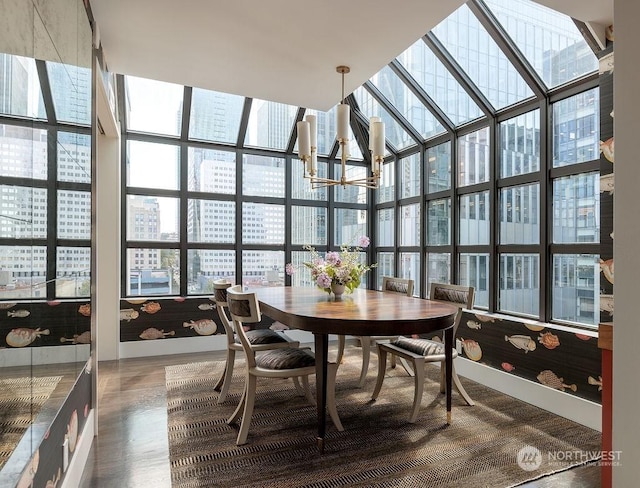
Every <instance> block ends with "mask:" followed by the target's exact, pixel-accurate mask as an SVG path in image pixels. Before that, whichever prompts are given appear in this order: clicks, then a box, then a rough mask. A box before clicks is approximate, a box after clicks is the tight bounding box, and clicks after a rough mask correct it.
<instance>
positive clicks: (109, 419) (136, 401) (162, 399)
mask: <svg viewBox="0 0 640 488" xmlns="http://www.w3.org/2000/svg"><path fill="white" fill-rule="evenodd" d="M222 359H224V354H223V352H212V353H195V354H180V355H171V356H156V357H151V358H136V359H125V360H121V361H117V362H116V361H110V362H106V363H100V365H99V385H98V389H99V391H98V396H99V414H98V425H99V427H98V428H99V435H98V436H97V437H96V438H95V439H94V443H93V446H92V448H91V452H90V454H89V459H88V461H87V465H86V467H85V471H84V473H83V476H82V480H81V483H80V486H81V487H83V488H93V487H129V488H135V487H140V488H142V487H145V488H146V487H150V486H153V487H154V488H163V487H167V488H169V487H171V476H170V471H169V447H168V440H167V404H166V389H165V372H164V368H165V366H168V365H171V364H185V363H191V362H197V361H211V360H222ZM370 374H373V373H372V372H370ZM522 486H524V487H527V488H552V487H553V488H562V487H572V488H576V487H583V488H595V487H599V486H600V469H599V467H597V466H586V467H579V468H575V469H572V470H569V471H565V472H563V473H559V474H557V475H554V476H549V477H546V478H542V479H540V480H537V481H534V482H530V483H527V484H524V485H522ZM495 488H498V487H495Z"/></svg>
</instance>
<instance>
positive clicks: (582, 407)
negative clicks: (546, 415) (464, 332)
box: [455, 357, 602, 432]
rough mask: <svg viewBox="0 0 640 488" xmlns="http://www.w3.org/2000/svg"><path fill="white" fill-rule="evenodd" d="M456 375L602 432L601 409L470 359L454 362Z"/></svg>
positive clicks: (596, 405)
mask: <svg viewBox="0 0 640 488" xmlns="http://www.w3.org/2000/svg"><path fill="white" fill-rule="evenodd" d="M455 362H456V363H455V364H456V372H457V373H458V375H459V376H464V377H465V378H469V379H470V380H473V381H476V382H478V383H480V384H483V385H485V386H488V387H489V388H493V389H494V390H498V391H501V392H502V393H505V394H507V395H510V396H512V397H515V398H518V399H519V400H522V401H524V402H527V403H529V404H531V405H535V406H536V407H539V408H542V409H544V410H547V411H549V412H552V413H554V414H556V415H560V416H561V417H564V418H567V419H569V420H573V421H574V422H577V423H579V424H582V425H584V426H586V427H590V428H591V429H595V430H597V431H600V432H602V406H601V405H599V404H597V403H594V402H591V401H589V400H585V399H584V398H580V397H577V396H574V395H570V394H568V393H563V392H561V391H558V390H554V389H552V388H549V387H547V386H543V385H540V384H538V383H534V382H533V381H530V380H527V379H524V378H520V377H519V376H514V375H512V374H509V373H505V372H502V371H499V370H497V369H494V368H490V367H489V366H485V365H484V364H478V363H475V362H473V361H470V360H469V359H465V358H461V357H458V358H456V359H455Z"/></svg>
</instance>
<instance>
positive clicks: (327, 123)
mask: <svg viewBox="0 0 640 488" xmlns="http://www.w3.org/2000/svg"><path fill="white" fill-rule="evenodd" d="M337 110H338V106H337V105H335V106H334V107H333V108H332V109H331V110H329V111H328V112H319V111H318V110H311V109H307V110H306V111H305V113H304V114H305V116H307V115H315V116H316V128H317V133H316V134H317V148H316V151H317V154H318V155H320V156H328V155H329V153H331V150H332V149H333V145H334V144H335V142H336V132H337V125H336V117H337V116H336V112H337ZM351 139H353V137H351ZM295 153H296V154H297V153H298V140H297V139H296V146H295Z"/></svg>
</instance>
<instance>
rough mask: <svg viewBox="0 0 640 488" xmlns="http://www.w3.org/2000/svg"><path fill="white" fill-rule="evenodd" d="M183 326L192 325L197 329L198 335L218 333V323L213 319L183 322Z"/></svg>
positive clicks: (191, 326)
mask: <svg viewBox="0 0 640 488" xmlns="http://www.w3.org/2000/svg"><path fill="white" fill-rule="evenodd" d="M182 326H183V327H190V328H191V329H193V330H195V331H196V333H197V334H198V335H203V336H208V335H212V334H215V333H216V330H218V326H217V324H216V323H215V322H214V321H213V320H211V319H200V320H190V321H189V322H182Z"/></svg>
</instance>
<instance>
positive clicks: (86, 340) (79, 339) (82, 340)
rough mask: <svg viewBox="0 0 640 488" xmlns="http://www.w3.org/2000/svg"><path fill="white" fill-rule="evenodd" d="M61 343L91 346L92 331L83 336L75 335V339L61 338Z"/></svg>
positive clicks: (84, 333)
mask: <svg viewBox="0 0 640 488" xmlns="http://www.w3.org/2000/svg"><path fill="white" fill-rule="evenodd" d="M60 342H62V343H65V342H70V343H71V344H91V331H86V332H83V333H82V334H73V338H71V339H67V338H66V337H61V338H60Z"/></svg>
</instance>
